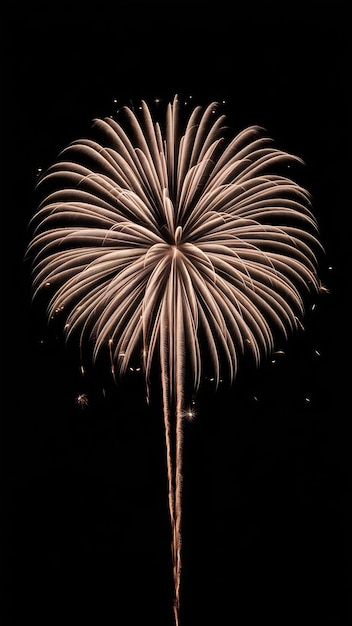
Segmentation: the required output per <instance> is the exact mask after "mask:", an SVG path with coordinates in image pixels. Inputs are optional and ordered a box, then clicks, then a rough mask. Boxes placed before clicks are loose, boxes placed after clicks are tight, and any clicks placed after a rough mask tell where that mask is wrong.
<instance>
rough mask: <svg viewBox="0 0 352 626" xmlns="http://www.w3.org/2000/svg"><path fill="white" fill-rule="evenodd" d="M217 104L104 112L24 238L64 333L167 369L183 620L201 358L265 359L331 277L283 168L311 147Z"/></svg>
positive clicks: (221, 374)
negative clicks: (190, 430) (299, 146)
mask: <svg viewBox="0 0 352 626" xmlns="http://www.w3.org/2000/svg"><path fill="white" fill-rule="evenodd" d="M218 109H219V105H218V104H217V103H214V102H212V103H210V104H209V105H208V106H206V107H205V108H204V109H203V108H202V107H200V106H196V107H195V108H194V109H193V110H192V111H191V113H190V115H189V117H188V119H187V120H186V122H185V123H183V115H184V111H183V110H182V108H181V106H180V103H179V100H178V98H177V97H175V98H174V100H173V102H170V103H169V104H168V105H167V109H166V117H165V123H164V127H162V126H161V125H159V123H158V122H154V120H153V119H152V115H151V112H150V110H149V108H148V106H147V104H146V103H145V102H142V103H141V106H140V108H139V109H138V111H137V113H135V112H134V111H133V110H132V108H129V107H123V109H122V110H121V112H120V113H119V119H120V117H122V116H123V115H125V118H124V119H123V120H122V121H121V123H118V122H117V121H116V120H114V119H112V118H106V119H104V120H102V119H97V120H95V122H94V128H93V130H94V132H96V133H97V135H98V137H100V139H99V140H98V139H81V140H78V141H75V142H73V143H71V144H70V145H69V146H68V147H67V148H65V149H64V150H63V151H62V153H61V154H60V155H59V158H58V160H57V162H56V163H54V164H53V165H52V166H51V167H50V168H49V169H48V170H47V172H46V173H45V174H44V175H43V176H42V178H41V179H40V181H39V185H38V189H39V190H42V194H43V200H42V202H41V203H40V205H39V207H38V210H37V212H36V215H35V216H34V217H33V220H32V225H33V228H34V232H33V237H32V240H31V242H30V244H29V246H28V255H30V256H31V257H32V260H33V291H34V294H33V297H35V296H36V294H37V293H38V292H39V291H43V290H44V291H45V290H46V291H47V294H48V296H47V297H48V303H49V304H48V317H49V318H50V319H51V318H52V317H54V316H55V315H57V314H58V315H61V316H62V317H63V319H64V332H65V335H66V338H67V339H69V338H71V337H74V336H75V335H77V333H78V341H79V344H80V346H81V349H82V348H83V347H84V346H86V347H87V348H89V347H90V346H92V358H93V361H94V360H96V358H97V356H98V355H99V354H100V353H101V352H103V353H104V351H106V352H107V353H108V354H109V355H110V359H111V363H110V367H111V370H112V372H113V373H114V375H115V373H116V374H117V375H118V376H122V375H124V374H125V372H126V370H127V368H128V367H129V366H130V363H131V362H132V361H135V360H136V358H138V359H141V363H142V367H143V371H144V377H145V385H146V395H147V399H149V397H150V393H151V391H152V390H151V389H150V386H151V382H150V381H151V374H152V371H153V372H154V371H157V372H159V375H160V380H161V390H162V405H163V415H164V427H165V440H166V462H167V473H168V485H169V488H168V491H169V493H168V506H169V512H170V521H171V537H172V559H173V575H174V587H175V598H174V617H175V623H176V626H178V624H179V620H180V595H181V594H180V584H181V538H182V532H181V531H182V480H183V476H182V442H183V425H184V420H185V419H187V418H188V417H190V418H191V417H192V410H191V409H190V406H192V405H191V401H193V398H194V397H195V394H196V392H197V390H198V389H199V386H200V383H201V378H202V375H203V370H204V363H207V367H209V365H210V366H211V367H212V369H213V378H214V381H215V385H216V386H217V385H218V384H219V381H220V379H221V378H225V377H227V380H228V381H229V382H232V381H233V380H234V379H235V377H236V374H237V370H238V365H239V363H240V360H241V359H242V358H245V357H246V358H247V357H250V358H251V359H252V360H253V361H254V364H255V365H256V366H259V364H260V363H261V361H262V360H263V359H266V358H268V357H269V356H270V354H271V353H272V352H273V351H274V350H275V349H276V348H277V342H278V341H282V340H283V339H284V340H285V339H287V338H288V337H289V335H290V334H292V333H293V332H295V331H296V330H297V328H299V327H301V325H302V319H303V317H304V314H305V309H306V306H307V303H308V301H309V300H311V299H312V297H313V295H314V294H316V293H318V291H319V280H318V275H317V270H318V261H317V255H318V252H319V253H320V252H321V250H322V246H321V244H320V241H319V235H318V227H317V223H316V220H315V218H314V215H313V213H312V210H311V204H310V198H309V194H308V192H307V191H306V190H305V189H304V188H302V187H301V186H300V185H298V184H297V183H295V182H294V181H293V180H291V178H289V177H288V175H287V173H288V167H289V166H290V165H291V164H293V163H301V160H300V159H299V158H297V157H295V156H293V155H291V154H288V153H286V152H284V151H282V150H278V149H277V148H275V147H274V145H273V142H272V140H271V139H270V138H268V137H267V136H266V134H265V131H264V130H263V129H262V128H260V127H257V126H250V127H249V128H246V129H244V130H243V131H241V132H240V133H239V134H238V135H236V136H235V137H233V138H231V137H229V132H228V131H229V129H228V128H225V126H224V123H225V117H224V115H219V113H218ZM125 128H126V130H125ZM275 172H276V173H275ZM141 355H142V356H141Z"/></svg>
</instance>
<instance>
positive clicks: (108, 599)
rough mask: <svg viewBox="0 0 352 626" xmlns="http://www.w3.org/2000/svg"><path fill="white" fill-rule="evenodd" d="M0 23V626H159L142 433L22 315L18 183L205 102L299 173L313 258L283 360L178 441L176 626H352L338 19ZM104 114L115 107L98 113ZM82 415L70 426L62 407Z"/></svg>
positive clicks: (143, 11) (339, 8) (127, 405)
mask: <svg viewBox="0 0 352 626" xmlns="http://www.w3.org/2000/svg"><path fill="white" fill-rule="evenodd" d="M3 18H4V19H3V20H2V30H3V33H2V42H3V44H2V45H3V51H2V76H3V77H2V96H1V102H2V109H3V114H2V137H3V142H2V156H3V165H2V174H3V179H2V185H1V189H2V203H1V204H2V225H3V231H2V250H3V263H2V268H3V298H2V313H3V345H4V346H5V357H4V363H3V365H4V368H3V370H4V376H3V381H4V386H3V393H2V400H3V402H2V411H1V414H2V417H1V420H2V432H3V437H2V442H3V447H2V459H3V461H4V463H3V486H4V489H3V494H4V499H3V503H4V506H3V507H2V508H3V510H4V516H3V522H4V523H3V526H2V527H3V531H4V532H3V535H2V536H3V540H2V546H3V550H2V559H1V561H2V596H3V599H2V601H1V606H2V609H1V611H2V614H3V615H2V617H3V621H2V623H3V624H4V626H10V625H19V624H23V625H25V624H48V625H49V624H62V625H63V626H64V625H65V626H66V625H68V624H74V625H78V624H90V623H92V624H97V625H98V624H101V625H102V626H104V625H105V624H117V625H118V626H120V625H122V624H126V625H127V626H128V625H129V624H135V625H139V626H142V625H145V624H149V623H151V624H162V625H163V626H168V625H171V624H172V610H171V607H172V578H171V561H170V549H169V543H170V538H169V523H168V513H167V496H166V494H167V485H166V471H165V447H164V440H163V425H162V417H161V410H160V404H159V399H158V397H154V398H153V401H152V403H151V406H149V407H147V406H145V403H144V392H143V387H142V383H141V381H140V380H139V378H138V375H136V374H134V375H133V374H131V375H130V377H127V378H126V380H125V381H124V383H123V384H121V385H120V386H119V387H118V388H117V389H114V387H113V385H112V384H111V382H109V381H107V380H105V379H104V380H103V377H102V375H101V373H100V372H98V373H96V374H95V375H93V373H92V372H90V373H89V374H88V376H86V377H85V378H82V377H81V375H80V371H79V362H78V360H77V359H76V358H75V354H74V350H73V348H67V347H64V346H63V343H62V339H61V336H60V335H56V333H55V329H54V330H53V329H48V328H47V326H46V321H45V317H44V311H43V310H42V309H40V307H35V306H31V302H30V300H31V292H30V275H29V270H30V268H29V266H28V264H26V263H25V262H24V252H25V248H26V245H27V243H28V238H29V230H28V222H29V220H30V217H31V215H32V214H33V213H34V211H35V209H36V202H37V198H36V194H35V191H34V188H35V184H36V177H37V174H38V169H39V168H45V167H47V166H48V165H50V164H51V163H52V162H53V161H54V160H55V159H56V157H57V155H58V152H59V151H60V150H61V149H62V148H63V147H65V146H66V145H67V143H68V142H70V141H72V140H74V139H76V138H79V137H81V136H87V135H89V132H90V126H91V121H92V119H93V118H94V117H102V116H105V115H113V114H114V113H115V112H116V108H117V107H118V106H120V103H129V102H133V103H135V104H137V105H138V103H139V101H140V99H141V98H144V99H146V100H147V101H152V100H153V99H154V98H156V97H158V98H161V99H162V102H167V101H168V100H170V99H172V98H173V96H174V94H175V93H178V94H180V96H181V97H185V98H187V97H188V96H189V94H192V95H193V102H194V103H197V104H198V103H199V104H208V102H210V101H212V100H216V99H221V100H222V99H225V100H226V105H225V112H226V113H227V115H228V117H229V120H230V122H231V125H232V127H233V129H234V133H236V132H239V131H240V130H242V129H243V128H244V127H245V126H246V125H249V124H261V125H263V126H264V127H265V128H266V129H267V130H268V133H269V134H270V135H271V136H272V137H273V138H274V139H275V142H276V143H277V145H278V146H279V147H280V148H282V149H286V150H288V151H290V152H293V153H295V154H298V155H299V156H301V157H302V158H303V159H304V160H305V163H306V169H305V171H304V173H302V176H303V182H304V184H305V185H306V186H307V187H308V188H309V190H310V191H311V193H312V196H313V203H314V211H315V213H316V215H317V218H318V221H319V224H320V229H321V237H322V240H323V243H324V245H325V248H326V257H324V258H323V259H322V263H321V277H322V281H323V283H324V285H325V286H326V287H327V289H328V291H329V293H322V294H321V297H320V298H319V300H318V301H317V304H316V307H315V308H314V310H310V311H309V312H308V317H307V322H306V331H305V332H304V333H301V334H299V335H298V336H297V337H295V338H293V339H292V340H290V341H289V343H288V345H287V346H286V348H285V350H286V354H285V355H284V356H281V357H280V358H279V359H278V360H277V362H276V363H275V364H272V363H268V364H265V365H263V367H262V369H261V370H260V371H259V372H257V373H252V375H251V376H250V377H249V378H247V377H246V376H242V377H241V376H240V378H239V380H238V381H237V383H236V385H235V386H234V388H233V389H232V390H231V391H226V390H220V391H219V393H218V394H216V395H215V394H214V393H213V390H212V389H211V385H210V384H207V382H206V381H205V382H204V385H203V388H202V392H201V394H200V397H199V404H198V409H197V418H196V420H195V422H194V423H193V424H191V425H187V426H186V429H185V450H184V459H185V460H184V544H183V562H184V566H183V574H182V595H181V602H182V612H181V618H182V626H193V625H196V624H199V625H201V624H202V625H203V624H212V625H213V626H221V625H224V624H258V625H259V624H267V623H270V624H271V623H278V624H299V625H301V624H323V623H326V624H334V625H335V626H347V625H348V624H350V623H351V620H352V607H351V582H352V580H351V579H352V571H351V567H352V559H351V557H352V550H351V548H352V546H351V528H352V516H351V463H350V458H351V436H350V435H351V427H350V404H351V401H350V390H349V389H350V377H348V376H347V374H348V372H349V371H350V369H349V368H350V362H349V359H350V349H349V317H350V312H349V310H348V305H347V285H349V284H350V274H349V271H350V260H351V253H350V237H351V235H350V210H351V209H350V198H347V188H348V184H349V174H348V173H347V160H348V156H347V153H348V150H347V147H348V135H349V134H350V130H351V127H350V110H351V109H350V100H349V96H348V94H347V91H348V88H349V83H350V63H349V62H348V59H349V58H350V50H349V46H348V38H349V36H350V34H349V29H348V27H347V26H348V21H349V20H348V18H347V2H338V1H336V0H335V1H334V2H324V1H322V2H302V3H301V2H280V3H274V2H248V3H236V2H232V1H230V2H226V3H225V2H223V1H222V0H220V1H215V2H211V3H210V2H209V3H208V2H199V3H198V2H194V1H188V2H185V3H183V2H176V1H172V2H168V1H166V0H165V1H164V2H159V3H158V2H152V1H149V0H145V1H144V2H142V1H141V2H136V1H129V2H115V3H103V2H101V3H97V2H92V3H86V4H83V3H74V2H71V3H69V2H61V3H59V4H54V3H44V2H43V3H40V2H37V3H30V2H28V3H25V4H22V5H17V3H13V4H12V6H11V7H8V8H6V9H3ZM114 99H117V100H118V103H117V104H116V103H114ZM79 393H85V394H87V397H88V405H87V407H86V408H80V407H79V406H78V405H77V403H76V397H77V394H79Z"/></svg>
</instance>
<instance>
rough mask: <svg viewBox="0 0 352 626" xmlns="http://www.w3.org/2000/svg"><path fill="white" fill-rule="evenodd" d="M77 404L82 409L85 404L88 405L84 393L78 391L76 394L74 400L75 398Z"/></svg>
mask: <svg viewBox="0 0 352 626" xmlns="http://www.w3.org/2000/svg"><path fill="white" fill-rule="evenodd" d="M75 402H76V404H77V406H79V407H80V409H84V408H85V407H86V406H88V396H87V394H85V393H79V394H77V396H76V400H75Z"/></svg>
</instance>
